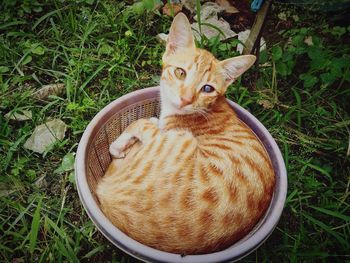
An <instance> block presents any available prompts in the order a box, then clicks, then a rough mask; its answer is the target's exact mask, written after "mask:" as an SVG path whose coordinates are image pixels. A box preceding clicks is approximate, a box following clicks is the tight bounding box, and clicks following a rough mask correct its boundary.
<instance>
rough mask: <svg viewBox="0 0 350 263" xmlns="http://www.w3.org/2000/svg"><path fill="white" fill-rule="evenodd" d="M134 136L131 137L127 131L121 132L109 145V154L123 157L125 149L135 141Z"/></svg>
mask: <svg viewBox="0 0 350 263" xmlns="http://www.w3.org/2000/svg"><path fill="white" fill-rule="evenodd" d="M135 141H136V140H135V138H133V137H132V136H131V135H130V134H129V133H123V134H122V135H120V136H119V137H118V139H116V140H115V141H114V142H112V143H111V145H110V146H109V152H110V154H111V155H112V156H113V157H114V158H117V159H121V158H125V156H126V153H125V151H126V150H127V149H128V148H129V147H130V146H131V145H133V144H134V143H135Z"/></svg>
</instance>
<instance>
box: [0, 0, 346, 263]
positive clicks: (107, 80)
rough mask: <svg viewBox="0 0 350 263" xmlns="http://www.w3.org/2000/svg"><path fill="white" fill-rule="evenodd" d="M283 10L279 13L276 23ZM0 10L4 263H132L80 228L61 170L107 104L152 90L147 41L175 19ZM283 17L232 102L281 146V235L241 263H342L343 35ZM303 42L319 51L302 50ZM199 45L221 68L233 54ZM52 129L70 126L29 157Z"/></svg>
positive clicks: (122, 12)
mask: <svg viewBox="0 0 350 263" xmlns="http://www.w3.org/2000/svg"><path fill="white" fill-rule="evenodd" d="M90 2H91V3H90ZM6 3H8V5H7V6H6ZM10 3H15V7H12V6H9V4H10ZM283 8H285V6H278V5H277V6H275V9H274V14H277V13H278V12H280V11H283ZM0 10H1V14H2V16H1V18H0V21H1V22H0V61H1V62H0V63H1V64H0V174H1V176H0V204H1V205H0V261H4V262H10V261H13V260H14V259H16V260H17V261H19V262H31V261H36V262H47V261H50V262H51V261H52V262H60V261H67V262H77V261H94V262H96V261H97V262H106V261H109V262H135V260H134V259H132V258H131V257H129V256H127V255H126V254H124V253H123V252H121V251H119V250H118V249H116V248H115V247H114V246H113V245H111V244H110V243H109V242H108V241H107V240H106V239H105V238H104V237H103V236H102V235H101V234H100V233H99V232H98V231H97V229H96V228H95V227H94V225H93V223H92V222H91V221H90V220H89V218H88V217H87V215H86V213H85V211H84V210H83V207H82V205H81V203H80V201H79V198H78V195H77V192H76V188H75V185H74V180H73V178H72V170H71V167H69V166H68V168H67V169H63V170H62V169H61V170H56V169H57V168H58V167H60V165H61V162H62V160H63V158H64V157H65V156H66V158H68V159H69V158H70V157H71V154H74V153H75V151H76V149H77V145H78V142H79V139H80V136H81V135H82V133H83V131H84V129H85V127H86V125H87V124H88V123H89V121H90V120H91V119H92V117H93V116H94V115H95V114H96V113H97V112H98V111H99V110H100V109H101V108H102V107H104V106H105V105H107V104H108V103H109V102H111V101H112V100H114V99H116V98H118V97H120V96H121V95H123V94H126V93H128V92H131V91H133V90H136V89H140V88H143V87H147V86H152V85H157V83H158V81H159V74H160V70H161V64H160V60H161V56H162V52H163V49H164V47H163V46H162V45H161V44H159V43H158V42H157V41H156V39H155V35H156V34H158V33H160V32H166V31H167V30H168V28H169V26H170V23H171V19H169V18H166V17H163V16H160V15H158V14H155V13H153V12H146V11H144V12H141V14H140V15H135V14H134V13H132V12H131V11H130V10H129V9H128V8H127V5H126V4H125V3H120V2H119V1H89V0H85V1H84V0H75V1H73V0H72V1H67V2H65V3H64V4H63V3H62V2H61V1H40V3H39V2H36V1H31V2H25V1H24V2H20V1H5V2H4V3H2V4H0ZM291 10H292V14H291V15H293V14H295V13H296V14H299V16H300V19H299V21H298V22H293V23H294V24H293V27H288V26H286V25H285V26H283V25H282V26H281V27H280V28H279V29H278V30H277V31H275V30H268V32H267V41H268V47H269V48H268V50H267V52H264V54H262V58H261V59H262V60H263V62H267V63H269V64H268V65H267V66H265V67H261V68H260V69H255V70H253V71H255V72H257V71H258V72H259V77H258V78H254V74H246V75H245V77H244V78H243V80H242V82H238V83H236V84H235V85H233V86H232V87H230V88H229V91H228V96H229V97H230V98H231V99H233V100H234V101H236V102H238V103H239V104H240V105H242V106H243V107H245V108H247V109H249V110H250V111H251V112H252V113H253V114H254V115H255V116H256V117H257V118H258V119H259V120H260V121H261V122H262V123H263V124H264V125H265V126H266V127H267V128H268V130H269V131H270V132H271V134H272V135H273V137H274V138H275V139H276V141H277V143H278V144H279V146H280V149H281V151H282V153H283V156H284V160H285V163H286V166H287V170H288V179H289V189H288V196H287V203H286V207H285V210H284V212H283V215H282V218H281V220H280V222H279V224H278V226H277V228H276V229H275V231H274V232H273V234H272V235H271V236H270V238H269V239H268V240H267V241H266V242H265V243H264V244H263V245H262V246H261V247H260V248H259V249H258V250H257V251H256V252H254V253H252V254H251V255H249V256H248V257H246V258H245V259H244V261H246V262H271V261H272V262H289V261H291V262H301V261H303V262H304V261H305V262H315V261H323V262H329V261H332V262H333V261H338V262H344V261H346V260H349V259H350V253H349V251H350V245H349V237H350V217H349V206H350V205H349V187H350V181H349V180H350V165H349V156H347V151H348V145H349V134H350V132H349V125H350V119H349V110H350V108H349V101H350V87H349V80H350V78H349V65H350V63H349V56H348V55H347V54H349V53H350V52H349V47H348V44H349V43H348V40H346V36H347V35H348V34H349V29H347V28H344V27H339V28H335V27H334V25H333V24H329V23H328V22H327V17H325V16H323V15H320V14H308V13H307V12H299V11H300V10H299V11H298V10H296V9H291ZM293 12H294V13H293ZM301 13H303V14H302V15H301ZM276 20H277V18H276V17H275V16H273V17H271V20H270V21H269V23H268V25H267V28H275V26H274V25H276V23H277V22H276ZM316 22H317V23H316ZM302 28H306V30H304V29H302ZM344 30H345V33H344V32H343V31H344ZM342 32H343V33H342ZM309 35H311V36H313V39H314V42H315V43H316V42H317V41H319V42H317V43H316V44H315V45H316V47H308V46H306V44H305V43H304V44H303V40H304V38H305V37H306V36H309ZM290 38H292V39H294V40H293V41H294V42H293V45H294V46H293V47H292V48H290V47H289V46H288V44H287V43H288V39H290ZM301 40H302V41H301ZM320 43H321V44H320ZM201 44H202V45H204V46H206V47H209V48H210V49H211V50H212V51H213V52H214V53H215V54H216V55H217V56H218V57H220V58H227V57H229V56H232V55H234V54H235V52H234V50H233V48H234V46H235V45H236V44H237V43H236V42H235V41H232V42H229V43H226V44H220V43H218V42H217V41H215V39H211V40H207V41H204V42H203V43H201ZM314 54H316V55H314ZM319 57H326V58H327V61H326V62H324V61H323V62H322V61H321V62H320V61H316V60H317V59H318V58H319ZM339 58H342V60H339ZM337 59H338V60H337ZM344 61H345V63H344ZM329 63H331V64H329ZM317 65H325V66H324V67H319V66H317ZM322 76H323V77H322ZM315 78H316V82H315ZM51 83H64V84H65V90H64V93H63V94H61V95H56V96H51V97H50V98H49V99H48V100H47V101H45V102H43V101H38V100H36V99H35V98H34V96H33V95H32V92H33V91H35V90H38V89H39V88H40V87H41V86H42V85H44V84H51ZM20 110H31V111H32V112H33V119H32V120H29V121H24V122H14V121H9V120H7V119H5V118H4V115H5V114H6V113H8V112H10V111H11V112H17V111H20ZM49 118H60V119H62V120H63V121H64V122H65V123H66V124H67V125H68V127H69V128H68V131H67V133H66V137H65V139H64V140H63V141H61V142H59V143H57V144H55V145H53V146H52V147H51V148H50V149H49V150H48V151H46V152H45V153H44V154H43V155H39V154H36V153H33V152H31V151H28V150H25V149H24V148H23V144H24V142H25V141H26V139H27V138H28V137H29V136H30V134H31V133H32V131H33V129H34V128H35V126H37V125H39V124H42V123H43V122H45V121H46V120H48V119H49ZM55 170H56V172H55ZM57 171H60V172H57Z"/></svg>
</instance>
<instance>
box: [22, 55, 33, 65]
mask: <svg viewBox="0 0 350 263" xmlns="http://www.w3.org/2000/svg"><path fill="white" fill-rule="evenodd" d="M32 59H33V58H32V56H30V55H28V56H26V58H25V59H23V61H22V65H26V64H28V63H29V62H31V61H32Z"/></svg>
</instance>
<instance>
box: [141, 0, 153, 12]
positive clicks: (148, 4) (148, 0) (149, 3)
mask: <svg viewBox="0 0 350 263" xmlns="http://www.w3.org/2000/svg"><path fill="white" fill-rule="evenodd" d="M142 2H143V6H144V7H145V8H146V9H147V10H153V8H154V5H155V3H154V0H143V1H142Z"/></svg>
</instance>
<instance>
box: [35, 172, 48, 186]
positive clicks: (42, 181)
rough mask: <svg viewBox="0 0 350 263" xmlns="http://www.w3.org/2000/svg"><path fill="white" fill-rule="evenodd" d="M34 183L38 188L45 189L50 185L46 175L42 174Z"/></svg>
mask: <svg viewBox="0 0 350 263" xmlns="http://www.w3.org/2000/svg"><path fill="white" fill-rule="evenodd" d="M34 185H36V186H37V187H38V188H41V189H45V188H47V186H48V183H47V181H46V175H42V176H40V177H39V178H38V179H36V180H35V182H34Z"/></svg>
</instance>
